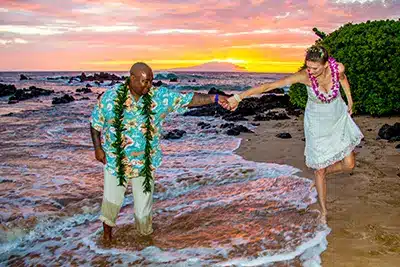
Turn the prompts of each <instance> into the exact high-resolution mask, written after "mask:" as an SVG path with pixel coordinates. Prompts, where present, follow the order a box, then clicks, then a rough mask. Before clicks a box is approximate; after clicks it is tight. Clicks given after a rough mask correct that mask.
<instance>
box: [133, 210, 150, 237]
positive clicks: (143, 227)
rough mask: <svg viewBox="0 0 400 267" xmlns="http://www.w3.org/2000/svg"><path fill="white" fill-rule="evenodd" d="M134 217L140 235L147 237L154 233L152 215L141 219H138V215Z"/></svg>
mask: <svg viewBox="0 0 400 267" xmlns="http://www.w3.org/2000/svg"><path fill="white" fill-rule="evenodd" d="M134 217H135V225H136V230H137V232H138V233H139V234H140V235H142V236H146V235H151V234H152V233H153V220H152V216H151V215H149V216H145V217H143V218H141V219H138V217H136V215H134Z"/></svg>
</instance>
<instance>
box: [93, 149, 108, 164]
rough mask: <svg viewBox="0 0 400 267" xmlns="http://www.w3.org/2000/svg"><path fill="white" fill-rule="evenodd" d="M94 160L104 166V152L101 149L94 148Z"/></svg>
mask: <svg viewBox="0 0 400 267" xmlns="http://www.w3.org/2000/svg"><path fill="white" fill-rule="evenodd" d="M94 154H95V157H96V160H98V161H100V162H101V163H103V164H106V163H107V162H106V153H104V150H103V149H102V148H96V149H95V151H94Z"/></svg>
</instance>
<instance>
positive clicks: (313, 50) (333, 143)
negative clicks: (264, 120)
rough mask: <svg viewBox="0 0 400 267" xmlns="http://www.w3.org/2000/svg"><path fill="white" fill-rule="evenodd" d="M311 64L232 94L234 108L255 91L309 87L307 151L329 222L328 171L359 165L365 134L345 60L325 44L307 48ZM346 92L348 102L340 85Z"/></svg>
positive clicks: (307, 58)
mask: <svg viewBox="0 0 400 267" xmlns="http://www.w3.org/2000/svg"><path fill="white" fill-rule="evenodd" d="M305 63H306V66H307V68H306V69H304V70H301V71H299V72H297V73H295V74H293V75H291V76H289V77H286V78H284V79H281V80H279V81H276V82H273V83H267V84H263V85H261V86H258V87H255V88H251V89H249V90H247V91H245V92H243V93H241V94H240V95H238V94H235V95H234V96H233V97H231V98H229V99H228V101H229V103H230V106H231V109H232V110H234V109H236V108H237V106H238V104H239V102H240V101H241V100H242V99H244V98H246V97H249V96H251V95H256V94H261V93H263V92H268V91H270V90H273V89H275V88H279V87H283V86H286V85H290V84H293V83H302V84H304V85H306V87H307V94H308V101H307V106H306V109H305V113H304V134H305V139H306V145H305V150H304V155H305V158H306V165H307V167H310V168H313V169H315V172H314V174H315V186H316V188H317V192H318V200H319V204H320V207H321V214H320V221H321V223H324V224H325V223H326V216H327V209H326V181H325V177H326V175H327V174H332V173H338V172H344V171H351V170H352V169H353V168H354V166H355V155H354V152H353V150H354V148H355V147H356V146H357V145H358V144H359V143H360V141H361V139H362V138H363V134H362V133H361V131H360V129H359V128H358V127H357V125H356V124H355V123H354V121H353V120H352V118H351V116H350V115H351V114H352V106H353V100H352V98H351V92H350V85H349V82H348V80H347V78H346V75H345V73H344V70H345V69H344V66H343V64H341V63H339V62H336V61H335V59H334V58H332V57H329V55H328V52H327V50H326V49H325V48H324V47H322V46H312V47H310V48H309V49H308V50H307V53H306V58H305ZM340 85H342V88H343V90H344V92H345V93H346V97H347V102H348V105H347V106H346V104H345V102H344V101H343V99H342V97H341V95H340V91H339V87H340Z"/></svg>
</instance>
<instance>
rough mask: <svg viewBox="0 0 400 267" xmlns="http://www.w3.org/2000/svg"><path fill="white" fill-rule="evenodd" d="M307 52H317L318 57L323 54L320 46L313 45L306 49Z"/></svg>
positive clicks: (321, 56)
mask: <svg viewBox="0 0 400 267" xmlns="http://www.w3.org/2000/svg"><path fill="white" fill-rule="evenodd" d="M308 53H319V56H320V58H323V57H324V55H325V53H324V50H323V49H322V48H321V47H318V46H315V45H313V46H311V47H310V48H308V49H307V51H306V54H308Z"/></svg>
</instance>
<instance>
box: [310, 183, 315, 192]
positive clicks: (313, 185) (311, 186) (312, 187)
mask: <svg viewBox="0 0 400 267" xmlns="http://www.w3.org/2000/svg"><path fill="white" fill-rule="evenodd" d="M314 187H315V182H314V181H313V182H312V183H311V185H310V187H309V189H310V191H312V190H313V189H314Z"/></svg>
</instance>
